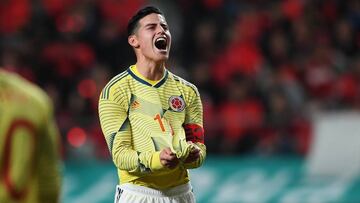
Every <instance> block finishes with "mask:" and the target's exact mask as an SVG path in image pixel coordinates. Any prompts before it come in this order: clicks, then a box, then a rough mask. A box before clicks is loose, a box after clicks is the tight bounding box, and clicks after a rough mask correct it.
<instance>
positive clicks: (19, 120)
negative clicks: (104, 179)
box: [0, 69, 60, 203]
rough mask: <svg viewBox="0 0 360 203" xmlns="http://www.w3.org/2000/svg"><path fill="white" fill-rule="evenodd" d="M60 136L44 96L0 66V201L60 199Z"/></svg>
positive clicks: (36, 202)
mask: <svg viewBox="0 0 360 203" xmlns="http://www.w3.org/2000/svg"><path fill="white" fill-rule="evenodd" d="M59 141H60V140H59V135H58V131H57V128H56V126H55V123H54V120H53V114H52V104H51V102H50V99H49V98H48V97H47V95H46V94H45V93H44V92H43V91H42V90H40V89H39V88H38V87H36V86H35V85H33V84H31V83H30V82H27V81H25V80H24V79H22V78H21V77H19V76H18V75H15V74H13V73H8V72H5V71H2V70H1V69H0V202H1V203H56V202H59V194H60V173H59V153H58V152H59V150H58V149H59Z"/></svg>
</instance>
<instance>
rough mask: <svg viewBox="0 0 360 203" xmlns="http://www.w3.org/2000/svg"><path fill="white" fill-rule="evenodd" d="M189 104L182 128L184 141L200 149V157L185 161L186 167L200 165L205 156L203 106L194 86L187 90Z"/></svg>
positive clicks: (190, 167)
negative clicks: (189, 161)
mask: <svg viewBox="0 0 360 203" xmlns="http://www.w3.org/2000/svg"><path fill="white" fill-rule="evenodd" d="M189 98H190V101H191V102H190V104H189V106H188V107H187V108H186V115H185V122H184V129H185V133H186V141H191V142H193V144H195V145H196V146H197V147H198V148H199V149H200V157H199V159H197V160H196V161H194V162H192V163H185V164H184V167H185V168H187V169H192V168H198V167H200V166H201V165H202V164H203V162H204V160H205V158H206V146H205V144H204V129H203V107H202V103H201V99H200V94H199V92H198V91H197V89H196V87H194V86H193V87H192V90H191V91H189Z"/></svg>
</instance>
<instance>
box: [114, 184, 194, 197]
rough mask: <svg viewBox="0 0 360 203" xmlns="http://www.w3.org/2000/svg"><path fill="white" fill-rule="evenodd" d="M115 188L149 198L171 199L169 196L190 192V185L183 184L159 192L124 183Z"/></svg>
mask: <svg viewBox="0 0 360 203" xmlns="http://www.w3.org/2000/svg"><path fill="white" fill-rule="evenodd" d="M117 187H120V189H122V190H124V191H128V192H132V193H137V194H140V195H144V194H145V195H151V196H157V197H171V196H178V195H182V194H185V193H188V192H190V191H191V190H192V187H191V184H190V183H185V184H183V185H179V186H176V187H173V188H170V189H166V190H159V189H154V188H149V187H144V186H139V185H134V184H131V183H124V184H121V185H117Z"/></svg>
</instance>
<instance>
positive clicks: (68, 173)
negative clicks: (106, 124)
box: [0, 0, 360, 203]
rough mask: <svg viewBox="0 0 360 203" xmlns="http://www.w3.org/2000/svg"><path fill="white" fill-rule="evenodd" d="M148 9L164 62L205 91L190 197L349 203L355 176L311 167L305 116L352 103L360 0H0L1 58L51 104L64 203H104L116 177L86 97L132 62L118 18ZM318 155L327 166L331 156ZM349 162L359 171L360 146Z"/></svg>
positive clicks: (356, 191)
mask: <svg viewBox="0 0 360 203" xmlns="http://www.w3.org/2000/svg"><path fill="white" fill-rule="evenodd" d="M147 4H152V5H157V6H159V7H160V8H161V9H162V10H163V12H164V13H165V15H166V18H167V21H168V23H169V26H170V30H171V33H172V36H173V43H172V50H171V57H170V60H169V63H168V67H169V69H170V70H171V71H172V72H174V73H176V74H178V75H180V76H182V77H184V78H185V79H187V80H189V81H191V82H192V83H194V84H196V85H197V87H198V88H199V90H200V93H201V96H202V99H203V104H204V125H205V130H206V144H207V146H208V152H209V154H208V159H207V161H206V163H205V165H204V167H202V168H201V169H196V170H193V171H192V172H191V174H192V179H193V185H194V187H195V188H194V190H195V192H196V195H197V197H198V201H199V202H214V203H216V202H299V203H300V202H349V203H352V202H360V181H359V175H358V174H360V172H358V173H354V174H355V175H352V176H351V178H345V179H344V178H341V177H343V176H342V173H341V172H340V173H334V174H331V175H326V173H325V175H326V176H321V170H320V173H319V174H320V175H319V174H318V176H316V177H315V178H314V177H313V176H309V175H308V174H309V172H308V171H309V169H308V168H309V160H311V158H310V157H311V155H313V154H314V153H313V152H314V151H316V150H317V148H316V147H314V142H313V140H314V139H315V136H316V133H314V132H315V130H314V129H315V126H316V125H317V124H316V119H314V117H316V115H318V114H326V113H327V112H332V113H333V112H344V111H347V112H350V113H356V112H358V111H359V108H360V54H359V47H360V32H359V30H360V2H359V1H357V0H348V1H341V0H326V1H325V0H314V1H310V0H277V1H267V0H247V1H246V0H244V1H236V0H197V1H192V0H176V1H165V0H163V1H160V0H159V1H155V0H153V1H151V0H5V1H0V36H1V38H0V40H1V45H0V46H1V50H0V51H1V52H0V65H1V66H2V67H4V68H5V69H7V70H10V71H14V72H17V73H19V74H21V75H23V76H24V77H25V78H27V79H28V80H30V81H33V82H34V83H36V84H38V85H40V86H41V87H42V88H43V89H45V90H46V91H47V92H48V94H49V95H50V96H51V98H52V99H53V101H54V104H55V109H56V119H57V122H58V125H59V128H60V131H61V136H62V141H63V147H62V154H63V160H64V170H63V174H64V176H63V177H64V179H63V180H64V187H63V192H62V194H63V195H62V200H63V202H66V203H67V202H79V203H82V202H94V203H95V202H96V203H98V202H111V201H112V198H113V187H114V185H115V184H116V179H117V178H116V174H115V168H114V167H113V166H112V164H111V160H110V158H109V154H108V150H107V147H106V144H105V141H104V139H103V136H102V134H101V130H100V126H99V121H98V116H97V101H98V96H99V93H100V91H101V88H102V87H103V86H104V85H105V84H106V82H107V81H108V80H109V79H110V78H111V77H112V76H114V75H115V74H117V73H119V72H121V71H123V70H125V69H126V68H127V67H128V66H129V65H130V64H132V63H134V61H135V57H134V54H133V52H132V50H131V48H130V47H129V45H128V44H127V36H126V24H127V21H128V19H129V18H130V17H131V15H132V14H133V13H134V12H135V11H136V10H137V9H138V8H140V7H142V6H144V5H147ZM325 117H326V116H325ZM357 117H359V116H357ZM346 119H347V118H346ZM343 120H344V119H343ZM354 125H355V126H356V123H355V124H354ZM330 128H331V127H330ZM335 128H336V127H335ZM344 130H346V127H345V128H344ZM357 130H359V129H357ZM355 132H356V131H355ZM357 132H359V133H360V130H359V131H357ZM347 133H348V132H347V131H344V133H343V134H344V135H345V134H347ZM359 133H358V136H356V135H355V136H354V137H353V138H352V139H349V138H347V137H346V136H344V135H341V136H343V137H342V138H341V139H342V140H343V142H344V146H345V147H343V148H341V149H339V151H347V147H346V146H347V144H349V143H351V142H352V141H353V139H355V140H356V139H357V140H356V143H360V141H359V139H358V137H359V136H360V135H359ZM320 134H321V133H320ZM328 137H330V136H328ZM327 139H328V138H325V140H327ZM335 143H336V142H335ZM355 146H359V144H358V145H356V144H355ZM315 148H316V149H315ZM330 148H331V147H330ZM355 148H356V147H355ZM359 148H360V147H359ZM320 151H324V150H320ZM325 154H326V150H325ZM329 156H330V157H332V158H333V159H332V160H330V162H333V165H336V164H337V162H336V160H338V159H339V158H340V159H341V158H342V157H338V159H336V156H335V157H334V155H333V154H331V152H329ZM339 156H340V155H339ZM325 157H326V156H325ZM325 159H326V158H323V159H320V162H321V160H325ZM334 160H335V161H334ZM349 160H350V161H349V162H352V163H353V165H355V166H360V152H359V151H356V150H355V153H353V154H351V157H350V158H349ZM315 162H316V161H315ZM325 162H326V161H325ZM334 162H335V163H334ZM339 164H340V162H339V163H338V164H337V165H339ZM315 165H316V164H315ZM320 165H321V164H320ZM330 167H332V166H330ZM310 168H311V162H310ZM355 168H356V167H355ZM358 168H359V167H358ZM343 170H344V173H346V170H347V168H344V169H343ZM310 171H311V170H310ZM325 172H326V168H325Z"/></svg>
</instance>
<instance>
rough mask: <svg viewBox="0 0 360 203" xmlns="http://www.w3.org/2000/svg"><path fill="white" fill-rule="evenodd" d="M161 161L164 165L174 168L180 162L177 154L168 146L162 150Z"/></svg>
mask: <svg viewBox="0 0 360 203" xmlns="http://www.w3.org/2000/svg"><path fill="white" fill-rule="evenodd" d="M160 162H161V164H162V165H163V166H166V167H168V168H170V169H173V168H175V167H176V166H177V165H178V164H179V159H178V158H177V157H176V154H175V153H174V152H172V151H171V149H170V148H169V147H167V148H165V149H163V150H162V151H161V152H160Z"/></svg>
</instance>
